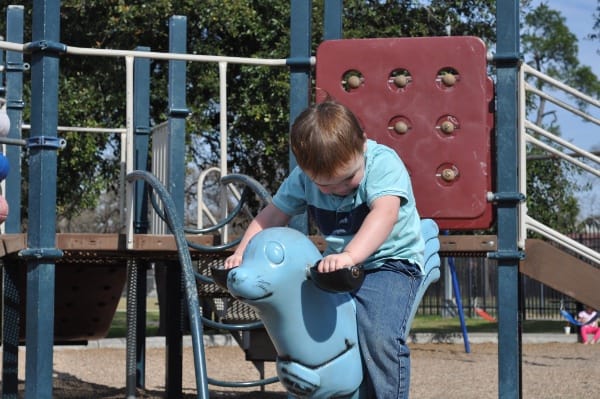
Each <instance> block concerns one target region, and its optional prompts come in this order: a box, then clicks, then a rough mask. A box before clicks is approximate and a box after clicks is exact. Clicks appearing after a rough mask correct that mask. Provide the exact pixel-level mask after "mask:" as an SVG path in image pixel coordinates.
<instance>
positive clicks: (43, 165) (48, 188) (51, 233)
mask: <svg viewBox="0 0 600 399" xmlns="http://www.w3.org/2000/svg"><path fill="white" fill-rule="evenodd" d="M32 39H33V41H32V45H31V46H30V48H31V50H32V54H31V92H32V94H33V95H32V96H31V135H30V139H29V144H28V147H29V220H28V232H27V233H28V234H27V247H28V248H27V249H25V250H23V251H21V256H23V257H24V258H26V259H27V313H26V317H27V322H26V325H27V329H26V347H27V351H26V369H25V397H26V398H28V399H29V398H31V399H34V398H35V399H45V398H48V399H50V398H52V360H53V352H52V349H53V348H52V345H53V341H54V282H55V275H54V271H55V264H54V259H55V258H57V257H60V256H62V253H61V252H60V251H59V250H57V249H56V248H55V246H56V242H55V241H56V178H57V177H56V170H57V160H56V159H57V150H58V149H59V148H60V145H61V142H60V140H57V137H56V136H57V134H56V133H57V126H58V123H57V122H58V70H59V52H60V51H61V46H60V44H59V40H60V2H59V1H58V0H35V1H34V3H33V32H32Z"/></svg>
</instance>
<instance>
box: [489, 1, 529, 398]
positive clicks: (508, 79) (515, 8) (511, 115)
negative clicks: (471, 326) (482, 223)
mask: <svg viewBox="0 0 600 399" xmlns="http://www.w3.org/2000/svg"><path fill="white" fill-rule="evenodd" d="M496 29H497V32H496V36H497V40H496V57H495V58H496V69H497V72H496V73H497V85H496V157H497V158H496V159H497V170H498V172H497V176H496V178H497V191H498V193H500V194H503V193H504V194H506V196H507V197H514V198H516V197H518V195H516V194H517V192H518V187H519V186H518V168H517V165H518V124H517V121H518V101H517V93H518V63H519V60H520V54H519V51H520V48H519V46H520V44H519V1H518V0H512V1H509V0H505V1H499V2H498V4H497V11H496ZM522 173H525V171H522ZM511 194H512V195H511ZM517 204H518V202H517V201H502V202H499V203H498V204H497V207H496V209H497V221H498V251H497V253H496V257H497V259H498V395H499V397H500V398H520V397H521V396H522V388H521V383H522V381H521V375H522V374H521V318H520V312H519V257H520V254H519V251H518V247H517V241H518V227H519V226H518V209H517Z"/></svg>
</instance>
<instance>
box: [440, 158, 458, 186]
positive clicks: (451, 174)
mask: <svg viewBox="0 0 600 399" xmlns="http://www.w3.org/2000/svg"><path fill="white" fill-rule="evenodd" d="M435 178H436V180H437V182H438V183H439V184H441V185H442V186H451V185H453V184H454V183H456V182H457V181H458V180H460V172H459V170H458V167H457V166H456V165H455V164H453V163H450V162H444V163H443V164H441V165H440V166H438V167H437V169H436V171H435Z"/></svg>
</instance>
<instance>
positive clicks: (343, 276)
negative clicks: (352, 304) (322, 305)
mask: <svg viewBox="0 0 600 399" xmlns="http://www.w3.org/2000/svg"><path fill="white" fill-rule="evenodd" d="M319 262H320V261H319ZM319 262H317V264H315V265H314V266H312V267H311V268H310V278H311V279H312V280H313V281H314V283H315V285H316V286H317V287H319V288H321V289H322V290H325V291H330V292H351V291H355V290H357V289H358V288H359V287H360V286H361V284H362V282H363V280H364V279H365V272H364V270H363V269H362V267H360V266H352V267H345V268H343V269H338V270H336V271H333V272H328V273H319V271H318V270H317V266H318V264H319Z"/></svg>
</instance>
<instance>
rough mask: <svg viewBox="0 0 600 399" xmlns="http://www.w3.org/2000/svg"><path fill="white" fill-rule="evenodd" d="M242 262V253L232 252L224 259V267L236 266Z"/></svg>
mask: <svg viewBox="0 0 600 399" xmlns="http://www.w3.org/2000/svg"><path fill="white" fill-rule="evenodd" d="M241 264H242V255H238V254H237V253H235V252H234V253H233V255H231V256H229V257H228V258H227V259H225V263H224V266H225V269H232V268H234V267H238V266H239V265H241Z"/></svg>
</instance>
